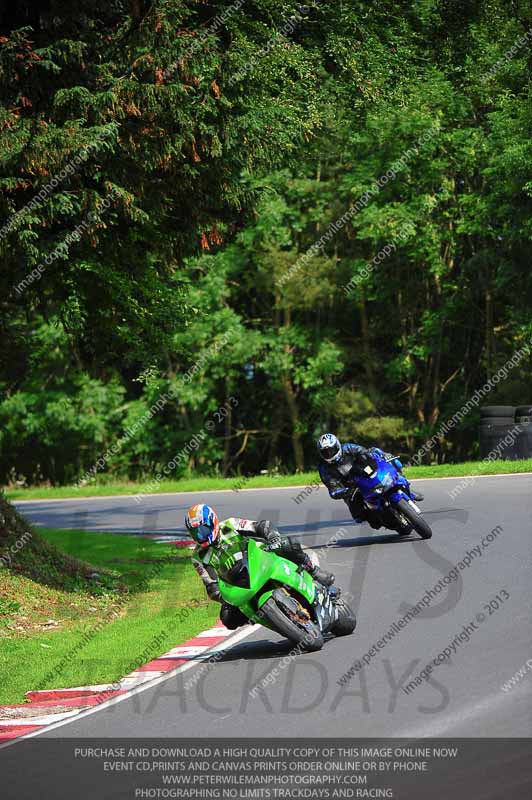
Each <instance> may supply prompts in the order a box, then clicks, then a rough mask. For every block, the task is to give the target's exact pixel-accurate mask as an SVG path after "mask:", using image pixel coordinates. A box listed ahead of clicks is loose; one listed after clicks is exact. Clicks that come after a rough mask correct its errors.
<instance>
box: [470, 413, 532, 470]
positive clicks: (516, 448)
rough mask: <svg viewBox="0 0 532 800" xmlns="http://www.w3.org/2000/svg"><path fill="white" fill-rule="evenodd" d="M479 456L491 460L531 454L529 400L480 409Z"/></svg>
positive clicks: (531, 419) (513, 459) (505, 459)
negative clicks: (522, 402)
mask: <svg viewBox="0 0 532 800" xmlns="http://www.w3.org/2000/svg"><path fill="white" fill-rule="evenodd" d="M480 456H481V458H483V459H485V458H489V459H490V460H492V461H498V460H504V461H515V460H516V459H518V458H532V403H531V404H530V405H528V406H484V408H481V409H480Z"/></svg>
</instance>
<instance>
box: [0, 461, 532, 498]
mask: <svg viewBox="0 0 532 800" xmlns="http://www.w3.org/2000/svg"><path fill="white" fill-rule="evenodd" d="M508 472H532V459H523V460H520V461H492V462H487V463H486V462H483V461H468V462H465V463H463V464H437V465H435V466H420V467H409V468H408V469H406V470H405V474H406V475H407V476H408V477H409V478H410V479H411V480H415V479H416V478H447V477H456V478H461V477H464V476H465V475H503V474H505V473H508ZM317 480H318V474H317V472H301V473H298V474H297V475H255V476H254V477H251V478H209V477H201V478H184V479H182V480H176V481H162V482H161V483H160V484H159V485H158V486H157V489H155V490H154V489H151V490H150V493H151V494H158V493H162V492H206V491H213V490H220V489H228V490H233V491H236V490H238V489H241V490H245V489H258V488H276V487H283V486H307V485H309V484H311V483H315V482H316V481H317ZM148 485H149V481H146V482H141V483H134V482H132V481H131V482H128V481H109V480H106V481H105V482H101V483H98V482H95V483H94V484H91V485H90V486H84V487H83V488H81V489H79V488H76V487H75V486H57V487H34V488H28V489H6V491H5V494H6V497H7V499H8V500H53V499H54V498H76V497H101V496H103V495H127V494H138V493H139V492H142V491H145V490H146V487H147V486H148Z"/></svg>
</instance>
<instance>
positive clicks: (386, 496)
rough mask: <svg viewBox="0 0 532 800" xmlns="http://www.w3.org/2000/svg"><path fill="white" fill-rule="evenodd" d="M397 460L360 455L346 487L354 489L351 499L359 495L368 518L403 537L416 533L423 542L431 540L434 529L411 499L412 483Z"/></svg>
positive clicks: (375, 455) (374, 454) (350, 500)
mask: <svg viewBox="0 0 532 800" xmlns="http://www.w3.org/2000/svg"><path fill="white" fill-rule="evenodd" d="M396 461H397V459H386V458H384V457H381V456H380V455H378V454H376V453H372V454H371V455H370V454H364V455H361V456H360V457H359V458H358V459H357V460H356V462H355V464H354V465H353V468H352V469H351V472H350V474H349V476H348V478H347V480H346V483H347V485H352V486H353V487H354V490H353V492H352V494H351V495H350V497H349V498H348V500H349V502H353V501H354V499H355V496H356V495H357V493H359V497H360V496H361V497H362V500H363V504H364V508H365V510H366V512H367V515H368V518H369V517H371V518H372V520H374V521H376V522H377V523H380V524H381V525H382V526H384V527H385V528H389V529H390V530H394V531H397V533H399V534H400V535H401V536H406V535H407V534H408V533H410V532H411V531H412V530H415V531H416V533H418V534H419V535H420V536H421V538H422V539H430V538H431V536H432V530H431V529H430V526H429V525H428V523H427V522H426V521H425V520H424V519H423V517H422V516H421V511H420V509H419V507H418V506H417V505H416V503H415V502H414V501H413V500H412V498H411V496H410V484H409V482H408V481H407V479H406V478H405V476H404V475H403V474H402V473H401V472H400V471H399V469H398V468H397V466H396V465H395V463H394V462H396ZM398 464H399V466H401V463H400V462H398Z"/></svg>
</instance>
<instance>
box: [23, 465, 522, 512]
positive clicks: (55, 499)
mask: <svg viewBox="0 0 532 800" xmlns="http://www.w3.org/2000/svg"><path fill="white" fill-rule="evenodd" d="M519 475H522V476H525V475H532V472H493V473H490V474H489V475H472V474H470V475H447V476H444V477H441V476H440V477H434V478H427V477H425V478H411V479H410V483H414V482H416V483H417V482H418V481H459V480H463V479H464V478H471V477H473V478H474V479H475V480H477V478H510V477H514V478H515V477H516V476H519ZM309 485H310V484H307V483H300V484H298V485H297V486H257V487H253V486H251V487H250V488H249V489H238V490H235V489H195V490H194V491H188V492H180V491H178V490H176V491H175V492H154V493H153V494H142V497H174V496H175V495H185V494H195V495H197V494H223V493H227V492H235V491H236V492H237V494H240V492H272V491H275V492H278V491H286V490H288V489H290V490H293V489H305V488H306V487H307V486H309ZM318 489H325V486H318ZM137 494H138V493H137ZM136 496H137V495H136V494H135V493H134V492H132V493H131V494H102V495H96V494H95V495H91V496H90V497H84V496H81V497H51V498H49V499H46V498H40V499H35V500H17V499H14V500H9V501H8V502H10V503H12V504H15V505H16V504H20V503H78V502H79V501H80V500H114V499H118V498H125V497H136Z"/></svg>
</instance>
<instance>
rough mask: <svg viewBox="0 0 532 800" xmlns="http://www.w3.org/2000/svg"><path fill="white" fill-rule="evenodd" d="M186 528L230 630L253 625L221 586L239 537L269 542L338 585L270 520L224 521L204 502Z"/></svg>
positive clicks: (197, 564) (187, 519) (195, 560)
mask: <svg viewBox="0 0 532 800" xmlns="http://www.w3.org/2000/svg"><path fill="white" fill-rule="evenodd" d="M185 526H186V528H187V530H188V532H189V533H190V535H191V537H192V539H193V540H194V541H195V542H196V547H195V549H194V553H193V554H192V563H193V565H194V567H195V569H196V572H197V573H198V575H199V576H200V578H201V579H202V581H203V583H204V584H205V588H206V590H207V594H208V596H209V597H210V599H211V600H216V601H217V602H219V603H221V604H222V607H221V610H220V620H221V621H222V623H223V624H224V625H225V627H226V628H229V629H230V630H235V629H236V628H239V627H240V626H241V625H245V624H246V623H247V622H249V620H248V618H247V617H246V616H245V614H243V613H242V611H240V609H239V608H237V607H236V606H232V605H230V604H229V603H226V602H225V601H223V600H222V596H221V594H220V589H219V586H218V577H219V576H220V577H223V573H224V556H225V557H227V555H228V554H229V553H231V552H232V551H233V550H234V546H235V544H237V543H238V537H239V536H248V537H250V538H252V539H259V540H260V539H262V540H265V541H266V544H267V548H268V550H271V551H274V552H275V553H276V555H278V556H281V557H282V558H286V559H288V560H289V561H292V562H293V563H294V564H297V565H298V566H299V567H300V569H304V570H306V571H307V572H309V573H310V574H311V575H312V577H313V578H314V579H315V580H317V581H319V582H320V583H322V584H323V585H324V586H331V585H332V584H333V583H334V575H331V573H329V572H325V570H322V569H320V567H319V566H315V565H314V564H313V563H312V561H311V559H310V558H309V556H308V555H307V554H306V553H305V552H304V551H303V548H302V547H301V545H300V544H299V543H297V542H292V541H290V540H288V539H286V538H285V539H282V538H281V534H280V533H279V531H278V530H277V529H276V528H275V527H274V526H273V525H272V523H271V522H270V520H267V519H263V520H260V521H258V522H255V521H253V520H250V519H239V518H237V517H229V518H228V519H226V520H223V521H222V522H220V521H219V520H218V516H217V514H216V512H215V511H214V509H213V508H211V507H210V506H208V505H205V504H203V503H200V504H198V505H194V506H191V507H190V508H189V509H188V511H187V514H186V517H185ZM240 556H241V554H240Z"/></svg>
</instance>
